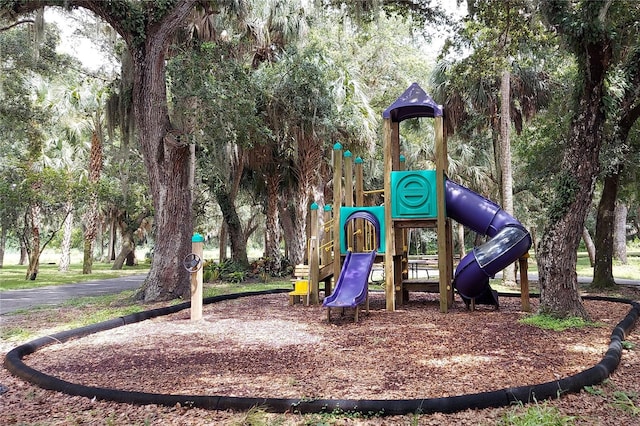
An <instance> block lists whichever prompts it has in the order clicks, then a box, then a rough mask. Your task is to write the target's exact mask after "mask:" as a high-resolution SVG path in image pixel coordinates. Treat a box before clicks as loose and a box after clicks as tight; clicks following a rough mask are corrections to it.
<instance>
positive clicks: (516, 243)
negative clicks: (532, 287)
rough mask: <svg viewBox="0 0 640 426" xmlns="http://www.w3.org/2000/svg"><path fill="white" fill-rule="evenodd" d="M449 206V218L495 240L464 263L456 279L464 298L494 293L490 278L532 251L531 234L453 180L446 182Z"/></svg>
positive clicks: (472, 253)
mask: <svg viewBox="0 0 640 426" xmlns="http://www.w3.org/2000/svg"><path fill="white" fill-rule="evenodd" d="M445 203H446V209H447V216H448V217H450V218H451V219H453V220H455V221H456V222H458V223H461V224H462V225H464V226H467V227H469V228H471V229H472V230H473V231H475V232H477V233H480V234H482V235H486V236H488V237H491V239H490V240H489V241H487V242H486V243H484V244H482V245H481V246H479V247H474V249H473V251H472V252H471V253H469V254H467V255H466V256H465V257H464V258H463V259H462V260H461V261H460V264H459V265H458V267H457V268H456V272H455V277H454V279H453V286H454V287H455V289H456V290H458V293H460V295H461V296H463V297H464V298H467V299H471V298H475V297H478V296H481V295H482V294H484V293H485V292H486V291H487V290H489V291H490V290H491V287H490V286H489V278H493V277H494V276H495V274H496V273H497V272H499V271H501V270H503V269H504V268H506V267H507V266H508V265H509V264H511V263H513V262H515V261H516V260H517V259H518V258H519V257H520V256H522V255H523V254H525V253H526V252H527V251H528V250H529V248H530V247H531V235H529V232H528V231H527V230H526V229H525V227H524V226H522V224H521V223H520V222H519V221H518V220H517V219H515V218H514V217H513V216H511V215H510V214H508V213H507V212H505V211H504V210H503V209H502V208H500V206H498V205H497V204H496V203H494V202H493V201H491V200H488V199H486V198H484V197H483V196H482V195H480V194H477V193H475V192H473V191H472V190H470V189H468V188H465V187H464V186H462V185H459V184H457V183H455V182H452V181H450V180H446V181H445ZM496 303H497V301H496Z"/></svg>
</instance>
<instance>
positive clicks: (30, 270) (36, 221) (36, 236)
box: [25, 184, 41, 281]
mask: <svg viewBox="0 0 640 426" xmlns="http://www.w3.org/2000/svg"><path fill="white" fill-rule="evenodd" d="M36 185H37V184H36ZM34 189H35V190H36V191H37V190H39V187H37V186H36V187H35V188H34ZM28 218H29V219H28V225H26V227H30V234H31V239H30V241H25V247H26V248H27V255H28V257H29V266H28V267H27V273H26V275H25V279H26V280H32V281H33V280H35V279H36V277H37V276H38V272H39V269H40V253H41V249H40V222H41V218H40V206H39V205H37V204H33V205H32V206H30V207H29V213H28Z"/></svg>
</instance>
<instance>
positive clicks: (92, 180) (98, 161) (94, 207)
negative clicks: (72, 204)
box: [82, 121, 102, 275]
mask: <svg viewBox="0 0 640 426" xmlns="http://www.w3.org/2000/svg"><path fill="white" fill-rule="evenodd" d="M101 172H102V132H101V130H100V123H99V121H97V122H96V126H95V129H94V131H93V133H92V135H91V153H90V155H89V188H90V191H91V193H90V195H89V207H88V209H87V213H86V215H85V231H84V259H83V262H82V273H83V274H85V275H87V274H90V273H91V271H92V268H93V245H94V243H95V241H96V235H97V234H98V181H99V180H100V173H101Z"/></svg>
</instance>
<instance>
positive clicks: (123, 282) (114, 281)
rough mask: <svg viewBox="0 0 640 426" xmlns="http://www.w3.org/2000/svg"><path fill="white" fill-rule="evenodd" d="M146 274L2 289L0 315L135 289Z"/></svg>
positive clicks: (0, 293)
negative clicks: (18, 288)
mask: <svg viewBox="0 0 640 426" xmlns="http://www.w3.org/2000/svg"><path fill="white" fill-rule="evenodd" d="M146 276H147V275H146V274H144V275H129V276H125V277H120V278H110V279H106V280H97V281H87V282H83V283H77V284H64V285H57V286H49V287H40V288H30V289H25V290H7V291H2V292H0V315H4V314H7V313H9V312H13V311H17V310H19V309H25V308H31V307H34V306H39V305H57V304H60V303H63V302H65V301H67V300H69V299H73V298H76V297H85V296H101V295H105V294H116V293H120V292H121V291H125V290H132V289H136V288H138V287H140V286H141V285H142V283H143V282H144V279H145V278H146Z"/></svg>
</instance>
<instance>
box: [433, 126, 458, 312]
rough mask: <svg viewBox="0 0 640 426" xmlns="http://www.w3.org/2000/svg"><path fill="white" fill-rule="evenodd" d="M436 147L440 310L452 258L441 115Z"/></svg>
mask: <svg viewBox="0 0 640 426" xmlns="http://www.w3.org/2000/svg"><path fill="white" fill-rule="evenodd" d="M433 128H434V131H435V139H436V140H435V145H436V146H435V148H436V202H437V206H438V225H437V229H438V271H439V274H440V277H439V290H440V311H441V312H443V313H446V312H447V310H448V309H449V292H450V291H451V275H450V268H449V265H448V263H449V262H451V259H453V251H452V248H451V246H450V242H451V240H450V239H449V238H447V232H451V231H450V229H449V228H448V227H447V223H446V221H447V220H448V219H447V217H446V205H445V203H446V201H445V192H444V191H445V179H446V173H447V144H446V141H445V139H444V122H443V118H442V116H439V117H434V123H433Z"/></svg>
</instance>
